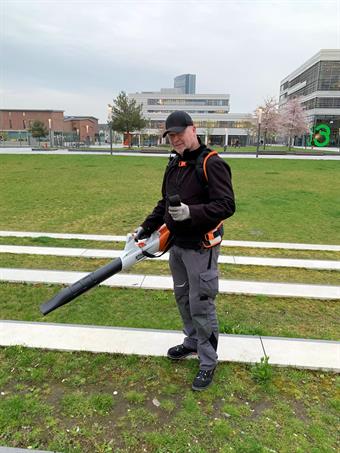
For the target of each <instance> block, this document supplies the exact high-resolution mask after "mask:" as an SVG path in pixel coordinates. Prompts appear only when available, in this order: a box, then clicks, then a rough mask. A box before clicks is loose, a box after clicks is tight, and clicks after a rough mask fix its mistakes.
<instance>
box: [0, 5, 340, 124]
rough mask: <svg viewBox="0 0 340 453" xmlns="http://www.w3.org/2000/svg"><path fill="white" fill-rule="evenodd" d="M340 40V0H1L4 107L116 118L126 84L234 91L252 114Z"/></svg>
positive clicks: (234, 101)
mask: <svg viewBox="0 0 340 453" xmlns="http://www.w3.org/2000/svg"><path fill="white" fill-rule="evenodd" d="M336 48H338V49H339V48H340V0H308V1H305V0H271V1H270V0H209V1H208V0H88V1H84V0H57V1H55V0H39V1H38V0H21V1H18V0H0V108H6V109H8V108H12V109H53V110H64V111H65V115H85V116H87V115H88V116H94V117H96V118H98V119H99V122H106V121H107V104H108V103H112V101H113V100H114V98H115V97H116V96H117V95H118V93H119V92H120V91H125V92H127V93H134V92H141V91H159V90H160V89H161V88H165V87H173V79H174V77H175V76H176V75H179V74H184V73H191V74H196V92H197V93H228V94H230V112H232V113H251V112H253V111H254V110H255V108H256V107H257V106H258V105H259V104H261V103H262V102H263V100H264V99H265V98H267V97H272V96H273V97H276V98H278V96H279V89H280V81H281V80H282V79H284V78H285V77H286V76H287V75H289V74H290V73H291V72H292V71H294V70H295V69H297V68H298V67H299V66H300V65H301V64H303V63H304V62H305V61H306V60H308V59H309V58H310V57H312V56H313V55H314V54H316V53H317V52H318V51H319V50H320V49H336Z"/></svg>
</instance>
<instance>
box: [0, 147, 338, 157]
mask: <svg viewBox="0 0 340 453" xmlns="http://www.w3.org/2000/svg"><path fill="white" fill-rule="evenodd" d="M0 154H29V155H33V154H48V155H50V156H51V155H54V156H55V155H68V156H72V155H79V154H85V155H86V156H89V155H96V156H100V155H105V156H110V154H109V153H108V151H68V150H67V149H58V150H55V151H32V150H31V149H30V148H0ZM169 154H170V153H166V154H165V153H164V154H163V153H162V154H161V153H152V152H150V153H149V152H147V153H141V152H133V151H131V152H130V151H124V152H120V151H113V154H112V157H114V156H138V157H166V158H168V157H169ZM220 156H221V157H225V158H227V159H256V155H255V154H247V153H244V154H236V153H220ZM258 159H295V160H296V159H297V160H340V155H334V156H332V155H330V156H313V155H312V156H310V155H307V156H296V155H273V154H270V155H261V154H259V156H258Z"/></svg>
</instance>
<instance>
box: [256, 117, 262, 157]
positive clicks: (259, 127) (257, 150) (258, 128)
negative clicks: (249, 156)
mask: <svg viewBox="0 0 340 453" xmlns="http://www.w3.org/2000/svg"><path fill="white" fill-rule="evenodd" d="M261 122H262V109H259V110H258V117H257V146H256V157H259V147H260V133H261Z"/></svg>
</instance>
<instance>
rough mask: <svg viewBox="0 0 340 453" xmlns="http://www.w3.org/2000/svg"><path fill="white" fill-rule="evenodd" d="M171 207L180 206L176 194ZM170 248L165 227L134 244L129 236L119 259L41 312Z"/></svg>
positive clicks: (84, 278)
mask: <svg viewBox="0 0 340 453" xmlns="http://www.w3.org/2000/svg"><path fill="white" fill-rule="evenodd" d="M169 203H170V205H171V206H178V205H180V203H181V201H180V198H179V196H178V195H173V196H171V197H169ZM170 246H171V234H170V231H169V230H168V228H167V227H166V225H165V224H164V225H162V226H161V227H160V228H159V229H158V230H156V231H154V232H153V233H152V234H151V236H150V237H149V238H147V239H145V240H144V239H143V240H139V241H138V242H136V241H135V239H134V236H133V235H132V234H131V233H129V234H128V235H127V238H126V244H125V248H124V251H123V252H122V256H121V257H119V258H115V259H114V260H113V261H111V262H110V263H108V264H106V265H105V266H103V267H101V268H99V269H97V270H96V271H94V272H92V273H91V274H88V275H86V277H83V278H82V279H80V280H78V281H77V282H75V283H73V284H72V285H71V286H69V287H67V288H64V289H62V290H61V291H60V292H59V293H58V294H56V295H55V296H54V297H53V298H52V299H50V300H49V301H47V302H45V303H43V304H42V305H41V306H40V311H41V313H42V314H43V315H47V314H48V313H51V311H53V310H55V309H56V308H59V307H61V306H63V305H65V304H67V303H68V302H71V301H72V300H73V299H75V298H76V297H78V296H80V295H81V294H83V293H85V292H86V291H88V290H89V289H91V288H93V287H94V286H97V285H99V283H101V282H103V281H104V280H106V279H107V278H109V277H111V276H112V275H114V274H117V273H118V272H120V271H121V270H124V269H128V268H130V267H131V266H133V265H134V264H135V263H138V262H139V261H143V260H145V259H146V258H155V257H157V256H160V255H162V254H163V253H165V252H166V251H167V250H168V249H169V248H170Z"/></svg>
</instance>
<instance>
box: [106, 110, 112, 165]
mask: <svg viewBox="0 0 340 453" xmlns="http://www.w3.org/2000/svg"><path fill="white" fill-rule="evenodd" d="M107 124H108V126H109V132H110V154H111V156H112V105H111V104H107Z"/></svg>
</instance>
